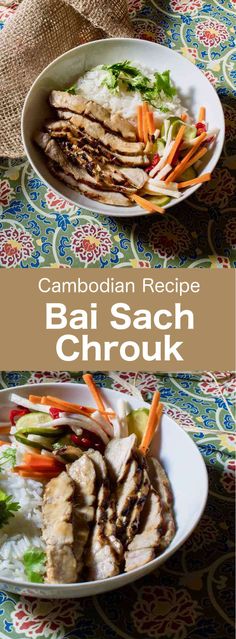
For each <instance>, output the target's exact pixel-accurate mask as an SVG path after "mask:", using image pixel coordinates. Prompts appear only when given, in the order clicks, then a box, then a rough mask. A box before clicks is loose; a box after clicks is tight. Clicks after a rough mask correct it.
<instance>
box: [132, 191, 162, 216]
mask: <svg viewBox="0 0 236 639" xmlns="http://www.w3.org/2000/svg"><path fill="white" fill-rule="evenodd" d="M130 197H131V200H134V201H135V202H136V203H137V204H139V206H141V208H142V209H145V210H146V211H148V212H149V213H165V209H163V208H161V206H157V204H153V203H152V202H148V200H145V198H144V197H141V196H140V195H137V193H132V195H131V196H130Z"/></svg>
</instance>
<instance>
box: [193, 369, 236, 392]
mask: <svg viewBox="0 0 236 639" xmlns="http://www.w3.org/2000/svg"><path fill="white" fill-rule="evenodd" d="M214 377H215V379H213V378H212V377H211V375H209V373H204V375H202V376H201V380H200V382H199V388H200V389H201V391H202V392H203V393H204V395H213V396H214V397H219V395H220V391H221V393H222V394H223V395H226V396H228V397H230V396H231V395H232V396H234V394H235V392H236V376H235V375H234V373H232V372H230V371H227V372H224V373H223V372H222V371H214Z"/></svg>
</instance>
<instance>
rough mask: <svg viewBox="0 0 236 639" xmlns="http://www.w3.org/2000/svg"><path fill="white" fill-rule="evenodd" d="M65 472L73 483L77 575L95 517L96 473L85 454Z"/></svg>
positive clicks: (74, 545)
mask: <svg viewBox="0 0 236 639" xmlns="http://www.w3.org/2000/svg"><path fill="white" fill-rule="evenodd" d="M67 471H68V474H69V476H70V477H71V479H72V480H73V481H74V483H75V495H74V509H73V525H74V543H73V550H74V555H75V557H76V561H77V574H78V575H79V573H80V572H81V570H82V568H83V553H84V549H85V546H86V544H87V541H88V537H89V532H90V524H91V522H92V521H93V520H94V516H95V512H94V505H95V499H96V492H97V490H96V472H95V467H94V464H93V462H92V460H91V459H90V458H89V457H88V455H86V454H84V455H82V457H80V458H79V459H77V460H76V461H75V462H73V464H71V465H70V466H68V468H67Z"/></svg>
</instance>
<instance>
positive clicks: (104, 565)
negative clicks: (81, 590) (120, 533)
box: [86, 450, 119, 580]
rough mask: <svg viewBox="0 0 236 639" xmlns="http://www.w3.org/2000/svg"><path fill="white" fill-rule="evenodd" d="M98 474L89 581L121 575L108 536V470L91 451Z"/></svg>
mask: <svg viewBox="0 0 236 639" xmlns="http://www.w3.org/2000/svg"><path fill="white" fill-rule="evenodd" d="M88 455H90V457H91V459H92V460H93V462H94V464H95V467H96V472H97V484H98V485H99V490H98V498H97V510H96V521H95V526H94V529H93V532H92V535H91V538H90V542H89V547H88V551H87V554H86V566H87V569H88V578H89V579H94V580H97V579H107V578H108V577H112V576H114V575H117V574H119V563H118V561H117V555H116V551H115V549H114V547H113V544H112V543H111V540H110V539H109V538H108V537H107V536H106V531H105V527H106V519H107V508H108V500H109V495H110V489H109V480H108V478H107V468H106V464H105V462H104V459H103V457H102V455H101V454H100V453H99V452H98V451H93V450H91V451H89V452H88Z"/></svg>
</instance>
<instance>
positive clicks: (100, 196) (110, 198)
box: [49, 162, 131, 206]
mask: <svg viewBox="0 0 236 639" xmlns="http://www.w3.org/2000/svg"><path fill="white" fill-rule="evenodd" d="M49 167H50V171H51V172H52V173H53V174H54V175H55V176H56V177H57V178H58V179H60V180H61V181H62V182H64V183H65V184H68V185H69V186H71V187H73V189H75V190H76V191H79V192H80V193H82V194H83V195H85V196H87V197H89V198H91V199H93V200H97V201H99V202H102V203H103V204H112V205H115V206H130V205H131V202H130V200H129V199H128V198H127V197H125V195H123V194H122V193H116V192H114V193H112V192H111V191H96V190H95V189H91V188H90V187H89V186H88V185H86V184H83V183H82V182H77V181H76V180H75V178H73V177H72V175H67V174H66V173H64V171H62V169H60V167H58V166H57V165H56V164H54V163H52V162H49Z"/></svg>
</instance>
